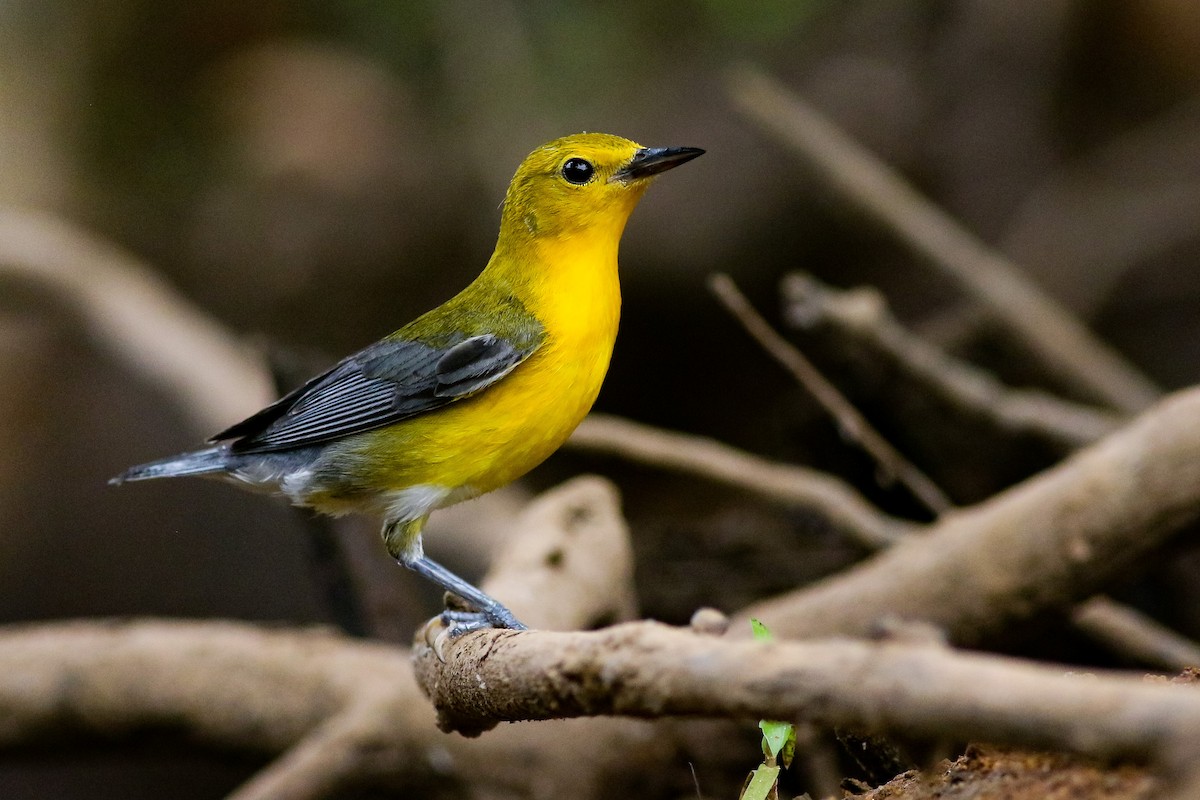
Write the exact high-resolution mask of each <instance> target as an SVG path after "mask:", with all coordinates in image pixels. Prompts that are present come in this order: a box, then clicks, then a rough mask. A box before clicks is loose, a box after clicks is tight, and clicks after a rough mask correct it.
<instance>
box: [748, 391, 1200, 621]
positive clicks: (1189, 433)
mask: <svg viewBox="0 0 1200 800" xmlns="http://www.w3.org/2000/svg"><path fill="white" fill-rule="evenodd" d="M1198 516H1200V389H1192V390H1188V391H1184V392H1180V393H1178V394H1175V395H1173V396H1171V397H1169V398H1168V399H1167V400H1165V401H1163V402H1162V403H1160V404H1159V405H1158V406H1156V407H1155V408H1153V409H1151V410H1150V411H1148V412H1147V413H1145V414H1144V415H1143V416H1142V417H1140V418H1139V419H1138V420H1136V421H1135V422H1134V423H1132V424H1131V425H1129V426H1128V427H1126V428H1124V429H1122V430H1121V431H1119V432H1118V433H1115V434H1113V435H1112V436H1110V437H1108V438H1106V439H1104V440H1103V441H1101V442H1099V443H1098V444H1095V445H1093V446H1092V447H1090V448H1088V449H1086V450H1082V451H1080V452H1079V453H1077V454H1075V455H1074V456H1072V457H1071V458H1069V459H1067V460H1065V461H1063V462H1062V463H1060V464H1058V465H1057V466H1055V467H1054V468H1052V469H1050V470H1047V471H1045V472H1043V473H1041V474H1039V475H1037V476H1035V477H1033V478H1031V479H1029V480H1027V481H1025V482H1024V483H1022V484H1019V485H1018V486H1015V487H1013V488H1012V489H1009V490H1008V491H1005V492H1003V493H1001V494H999V495H996V496H995V497H993V498H991V499H990V500H988V501H986V502H984V503H981V504H979V505H977V506H973V507H971V508H969V509H963V510H961V511H956V512H952V513H950V514H948V515H946V516H945V517H944V518H943V519H942V520H940V521H939V522H938V523H937V524H935V525H932V526H930V529H929V531H928V532H927V533H926V534H924V535H921V536H914V537H909V538H906V539H905V540H903V541H901V542H899V543H897V544H896V545H894V546H893V547H891V548H889V549H888V550H887V551H885V552H883V553H881V554H879V555H876V556H874V557H873V558H871V559H869V560H868V561H865V562H863V563H861V564H859V565H858V566H856V567H853V568H851V569H850V570H848V571H846V572H844V573H840V574H838V575H836V576H832V577H830V578H827V579H826V580H824V581H821V582H819V583H817V584H815V585H813V586H810V587H806V588H803V589H799V590H797V591H795V592H792V593H789V594H786V595H783V596H780V597H777V598H774V599H772V600H768V601H766V602H763V603H760V604H757V605H755V606H753V607H751V608H749V609H746V610H744V611H743V612H742V613H741V614H740V615H739V616H740V621H735V624H734V625H733V627H732V630H735V631H737V630H740V629H744V628H745V626H746V625H747V624H748V623H747V622H746V619H747V618H749V617H756V618H759V619H762V620H763V621H764V622H766V623H767V624H768V626H769V627H771V629H772V630H774V631H775V632H776V633H777V634H778V635H781V636H788V637H794V638H814V637H820V636H824V635H830V634H848V635H854V636H861V635H865V634H868V633H869V632H870V631H871V630H872V629H873V628H874V626H875V625H876V624H877V623H878V621H879V620H881V619H884V618H886V617H889V616H898V617H901V618H908V619H918V620H924V621H927V622H930V623H932V624H933V625H935V626H937V627H940V628H942V629H944V630H945V631H946V632H947V634H948V635H949V636H950V638H951V640H952V641H955V642H959V643H972V642H979V641H982V640H984V639H986V637H988V636H990V635H991V634H993V633H995V632H997V631H999V630H1001V629H1003V628H1005V627H1006V626H1008V625H1011V624H1013V623H1014V622H1015V621H1016V620H1020V619H1024V618H1026V617H1028V616H1029V615H1030V614H1032V613H1034V612H1035V611H1039V610H1042V609H1046V608H1053V607H1066V606H1068V605H1070V604H1071V603H1074V602H1077V601H1079V600H1082V599H1084V598H1086V597H1088V596H1090V595H1091V594H1093V593H1095V592H1096V591H1097V590H1099V589H1101V588H1103V586H1104V585H1105V584H1106V583H1107V582H1108V581H1109V580H1110V579H1111V578H1112V577H1113V576H1114V575H1116V574H1119V573H1120V571H1121V570H1123V569H1125V568H1126V567H1127V565H1128V564H1129V563H1130V562H1131V561H1132V560H1134V559H1136V558H1137V557H1138V556H1140V555H1142V554H1144V553H1146V552H1148V551H1149V550H1151V549H1153V548H1154V547H1157V546H1158V545H1159V544H1161V543H1162V542H1163V541H1164V540H1166V538H1167V537H1168V536H1170V535H1171V534H1172V533H1174V532H1176V531H1178V530H1179V529H1180V528H1182V527H1183V526H1185V525H1187V524H1189V523H1191V522H1193V521H1195V520H1196V518H1197V517H1198Z"/></svg>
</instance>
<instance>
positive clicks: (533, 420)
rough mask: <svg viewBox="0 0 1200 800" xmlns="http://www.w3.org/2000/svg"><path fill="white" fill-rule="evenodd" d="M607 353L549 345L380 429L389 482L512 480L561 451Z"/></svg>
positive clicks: (484, 484) (593, 391)
mask: <svg viewBox="0 0 1200 800" xmlns="http://www.w3.org/2000/svg"><path fill="white" fill-rule="evenodd" d="M611 352H612V340H611V338H610V339H609V340H608V341H607V342H603V341H599V342H595V343H594V344H593V346H592V347H590V348H587V349H586V350H584V351H579V350H576V351H574V352H569V351H566V348H564V347H562V346H561V345H560V344H558V343H547V345H544V346H543V348H542V349H541V350H539V351H538V352H536V353H534V354H533V355H532V356H530V358H529V360H527V361H526V362H525V363H524V364H521V365H520V366H519V367H517V369H515V370H513V372H512V373H510V374H509V375H508V376H506V377H505V378H504V379H503V380H502V381H501V382H500V383H499V384H497V385H496V386H493V387H491V388H489V389H486V390H484V391H483V392H481V393H480V394H478V395H476V396H475V397H471V398H468V399H466V400H463V401H459V402H457V403H454V404H452V405H449V406H446V407H445V408H442V409H439V410H438V411H437V412H435V413H432V414H428V415H425V416H423V417H418V418H415V419H413V420H410V421H407V422H403V423H400V424H399V425H396V426H393V428H391V429H385V430H382V431H378V432H377V433H375V434H374V436H375V437H377V443H376V444H377V445H378V446H379V448H378V450H375V448H374V447H372V449H371V452H372V453H377V454H378V456H379V457H380V460H379V462H378V468H379V471H380V474H381V476H386V478H385V483H387V484H388V485H389V486H390V487H394V488H404V487H407V486H412V485H416V484H425V485H435V486H442V487H446V488H449V489H456V490H457V489H464V490H466V493H467V494H482V493H483V492H489V491H491V490H493V489H496V488H499V487H500V486H503V485H505V484H507V483H510V482H512V481H513V480H516V479H517V478H519V477H521V476H522V475H524V474H525V473H526V472H528V471H529V470H531V469H533V468H534V467H536V466H537V465H538V464H540V463H541V462H542V461H544V460H545V459H546V457H547V456H549V455H550V454H551V453H553V452H554V451H555V450H557V449H558V447H559V446H560V445H562V443H563V442H564V441H566V439H567V437H568V436H570V435H571V431H573V430H575V427H576V426H577V425H578V424H579V422H580V420H582V419H583V418H584V416H586V415H587V413H588V410H589V409H590V408H591V407H592V403H593V402H594V401H595V400H596V395H597V394H598V393H599V391H600V385H601V383H602V382H603V380H604V374H605V372H606V371H607V369H608V361H609V357H610V355H611Z"/></svg>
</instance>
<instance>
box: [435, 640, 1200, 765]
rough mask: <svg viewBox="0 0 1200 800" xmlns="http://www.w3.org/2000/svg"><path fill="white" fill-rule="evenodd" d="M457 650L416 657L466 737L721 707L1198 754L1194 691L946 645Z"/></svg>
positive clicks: (1145, 753) (564, 645)
mask: <svg viewBox="0 0 1200 800" xmlns="http://www.w3.org/2000/svg"><path fill="white" fill-rule="evenodd" d="M447 656H448V662H447V663H442V662H440V661H439V660H438V659H437V657H436V656H434V655H433V654H432V653H431V652H430V651H429V650H427V649H426V650H418V651H417V653H416V662H415V663H416V671H417V680H418V682H419V683H420V684H421V686H422V688H423V689H425V691H426V692H427V693H429V695H430V697H431V699H432V700H433V702H434V705H435V706H436V707H437V708H438V718H439V721H440V724H441V725H442V726H443V727H445V728H447V729H455V730H462V731H465V732H467V733H471V732H477V731H480V730H486V729H487V728H490V727H491V726H493V725H495V724H497V722H499V721H503V720H517V719H551V718H558V717H570V716H578V715H594V714H623V715H632V716H647V717H659V716H663V715H714V714H716V715H720V716H726V717H731V718H735V719H736V718H743V719H758V718H764V717H767V718H781V719H803V720H816V721H819V722H821V723H824V724H829V725H844V726H848V727H852V728H855V729H859V730H864V731H870V732H883V731H894V732H902V733H907V734H912V735H916V736H921V737H927V738H939V737H946V738H955V739H966V740H983V741H990V742H997V743H1014V744H1016V743H1019V744H1022V745H1027V746H1033V747H1046V748H1054V749H1063V750H1070V751H1074V752H1078V753H1082V754H1085V755H1089V756H1095V757H1100V758H1110V757H1134V758H1141V759H1159V760H1163V761H1165V762H1166V763H1168V764H1170V765H1172V766H1174V765H1178V764H1182V763H1186V759H1187V757H1188V756H1190V757H1192V758H1195V757H1197V756H1200V745H1198V744H1197V742H1198V741H1200V738H1198V737H1200V695H1197V694H1196V693H1195V692H1194V691H1193V690H1191V689H1190V688H1188V687H1181V686H1176V685H1170V684H1161V683H1160V684H1150V683H1145V682H1144V681H1142V680H1141V679H1140V678H1131V677H1124V676H1117V675H1105V676H1088V677H1081V676H1070V675H1064V674H1063V673H1062V670H1060V669H1055V668H1051V667H1045V666H1035V665H1033V664H1030V663H1028V662H1020V661H1015V660H1011V659H1003V658H996V657H986V656H979V655H965V654H961V653H955V652H953V651H950V650H948V649H946V648H944V647H936V646H934V647H930V646H914V645H907V644H882V645H881V644H872V643H867V642H856V641H822V642H753V641H732V640H729V639H715V638H713V637H709V636H701V635H697V634H695V633H692V632H689V631H686V630H681V629H676V628H669V627H667V626H664V625H659V624H656V623H632V624H626V625H620V626H617V627H615V628H608V629H606V630H603V631H597V632H590V633H551V632H541V631H530V632H512V631H485V632H480V633H477V634H471V635H469V636H466V637H463V638H462V639H460V640H458V641H456V642H455V643H454V644H453V645H452V646H451V647H450V649H449V651H448V653H447ZM481 687H490V688H481Z"/></svg>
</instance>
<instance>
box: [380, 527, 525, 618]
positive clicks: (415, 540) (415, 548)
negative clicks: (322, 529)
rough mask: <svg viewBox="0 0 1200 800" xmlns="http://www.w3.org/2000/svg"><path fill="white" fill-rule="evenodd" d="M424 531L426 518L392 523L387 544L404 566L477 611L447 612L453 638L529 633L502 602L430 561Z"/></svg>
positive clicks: (385, 537) (385, 533) (385, 530)
mask: <svg viewBox="0 0 1200 800" xmlns="http://www.w3.org/2000/svg"><path fill="white" fill-rule="evenodd" d="M424 527H425V518H421V519H416V520H401V521H397V522H389V523H388V524H386V525H385V526H384V528H383V541H384V544H385V545H386V546H387V549H388V552H389V553H391V555H392V557H393V558H395V559H396V561H398V562H399V563H400V564H401V565H403V566H405V567H407V568H409V569H411V570H412V571H413V572H415V573H417V574H418V575H421V576H423V577H425V578H426V579H428V580H431V581H433V582H434V583H436V584H437V585H438V586H440V587H442V588H443V589H445V590H446V591H447V592H450V593H451V594H454V595H457V596H458V597H461V598H462V599H463V600H464V601H465V602H466V603H467V605H469V606H471V607H473V608H474V609H476V610H475V611H455V610H453V609H449V608H448V609H446V610H445V611H443V612H442V620H443V621H444V622H445V623H446V625H447V626H448V628H449V631H450V635H451V636H458V635H461V634H464V633H467V632H469V631H474V630H479V629H480V628H488V627H495V628H509V629H510V630H515V631H523V630H527V628H526V627H525V626H524V625H522V624H521V623H520V622H519V621H518V620H517V618H516V617H514V616H513V613H512V612H511V611H509V610H508V609H507V608H505V607H504V606H503V605H502V604H501V603H500V601H498V600H496V599H495V598H494V597H491V596H490V595H488V594H485V593H484V592H483V591H481V590H480V589H478V588H476V587H475V586H472V585H471V584H470V583H467V582H466V581H465V580H463V579H462V578H460V577H458V576H457V575H455V574H454V573H453V572H451V571H450V570H448V569H446V568H445V567H443V566H442V565H441V564H439V563H437V562H436V561H434V560H432V559H430V558H427V557H426V556H425V548H424V547H423V546H422V544H421V529H422V528H424Z"/></svg>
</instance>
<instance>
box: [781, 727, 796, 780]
mask: <svg viewBox="0 0 1200 800" xmlns="http://www.w3.org/2000/svg"><path fill="white" fill-rule="evenodd" d="M788 727H789V728H791V730H790V731H788V738H787V741H786V742H784V744H783V751H782V752H781V753H780V754H779V763H780V764H781V765H782V766H783V768H784V769H787V768H788V767H790V766H791V765H792V759H793V758H795V757H796V726H794V725H788Z"/></svg>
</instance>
